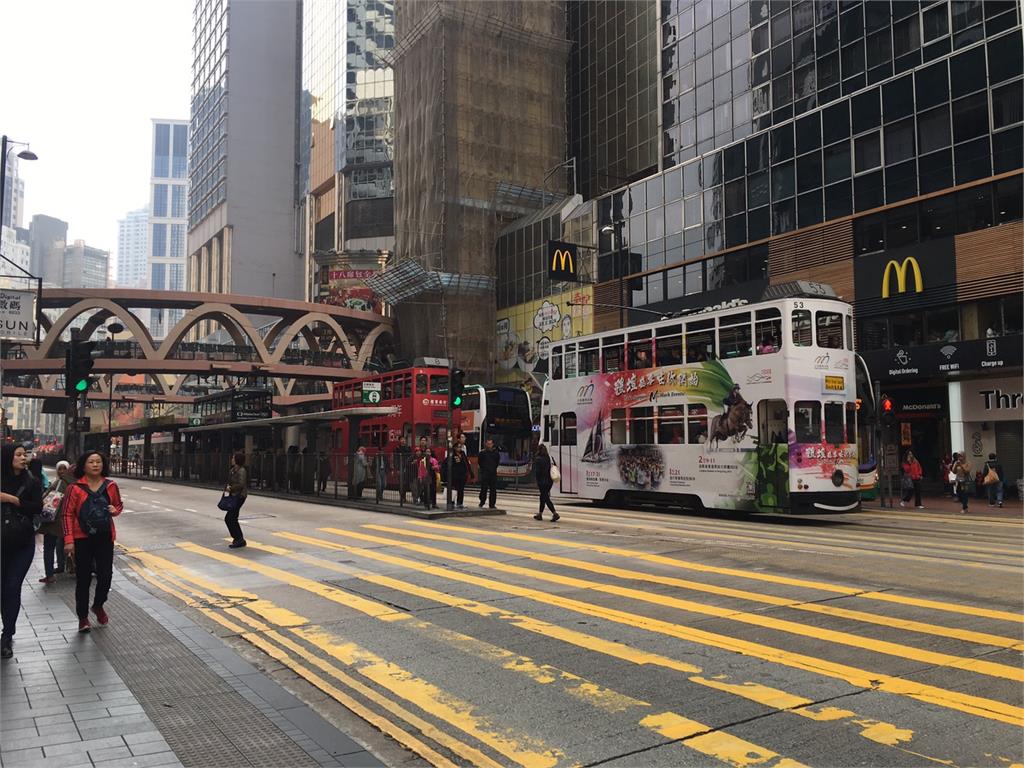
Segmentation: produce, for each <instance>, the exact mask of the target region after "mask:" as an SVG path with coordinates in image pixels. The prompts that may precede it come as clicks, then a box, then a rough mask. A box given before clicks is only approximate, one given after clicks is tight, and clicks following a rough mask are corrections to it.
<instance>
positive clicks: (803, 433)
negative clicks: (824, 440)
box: [793, 400, 821, 443]
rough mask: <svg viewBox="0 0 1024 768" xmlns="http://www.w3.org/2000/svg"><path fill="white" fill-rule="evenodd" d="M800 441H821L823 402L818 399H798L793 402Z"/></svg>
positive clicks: (797, 437) (797, 434) (798, 440)
mask: <svg viewBox="0 0 1024 768" xmlns="http://www.w3.org/2000/svg"><path fill="white" fill-rule="evenodd" d="M793 418H794V420H795V421H796V441H797V442H798V443H820V442H821V403H819V402H818V401H817V400H798V401H797V402H796V403H794V404H793Z"/></svg>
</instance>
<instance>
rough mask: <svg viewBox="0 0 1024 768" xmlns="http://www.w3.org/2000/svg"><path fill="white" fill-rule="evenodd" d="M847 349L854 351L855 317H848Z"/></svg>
mask: <svg viewBox="0 0 1024 768" xmlns="http://www.w3.org/2000/svg"><path fill="white" fill-rule="evenodd" d="M846 348H847V349H848V350H850V351H851V352H852V351H853V315H847V316H846Z"/></svg>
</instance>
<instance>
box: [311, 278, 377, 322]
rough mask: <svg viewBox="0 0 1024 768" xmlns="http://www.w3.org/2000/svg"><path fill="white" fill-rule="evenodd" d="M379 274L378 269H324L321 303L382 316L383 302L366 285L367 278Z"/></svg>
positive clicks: (321, 284)
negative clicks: (324, 280) (324, 279)
mask: <svg viewBox="0 0 1024 768" xmlns="http://www.w3.org/2000/svg"><path fill="white" fill-rule="evenodd" d="M376 274H377V270H376V269H324V270H323V271H322V272H321V279H323V277H324V276H326V282H321V283H320V301H321V302H322V303H324V304H332V305H334V306H336V307H347V308H348V309H355V310H358V311H360V312H376V313H378V314H380V312H381V309H382V302H381V299H380V297H379V296H377V295H376V294H375V293H374V292H373V291H371V290H370V288H369V286H367V285H366V280H367V278H370V277H373V276H374V275H376Z"/></svg>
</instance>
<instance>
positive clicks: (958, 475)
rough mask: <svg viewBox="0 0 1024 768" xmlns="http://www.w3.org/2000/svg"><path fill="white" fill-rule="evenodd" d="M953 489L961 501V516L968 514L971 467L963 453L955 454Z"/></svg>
mask: <svg viewBox="0 0 1024 768" xmlns="http://www.w3.org/2000/svg"><path fill="white" fill-rule="evenodd" d="M951 471H952V473H953V489H954V490H955V491H956V497H957V498H958V499H959V500H960V514H961V515H966V514H967V499H968V498H970V489H971V465H970V464H968V463H967V456H966V454H963V453H954V454H953V469H952V470H951Z"/></svg>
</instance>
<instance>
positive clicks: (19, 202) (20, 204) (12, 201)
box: [2, 152, 25, 227]
mask: <svg viewBox="0 0 1024 768" xmlns="http://www.w3.org/2000/svg"><path fill="white" fill-rule="evenodd" d="M24 208H25V182H24V181H23V180H22V179H21V178H20V177H19V176H18V154H17V153H16V152H11V153H10V155H9V157H8V158H7V175H6V176H5V177H4V210H3V216H2V226H5V227H20V226H21V222H22V217H23V216H24Z"/></svg>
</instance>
